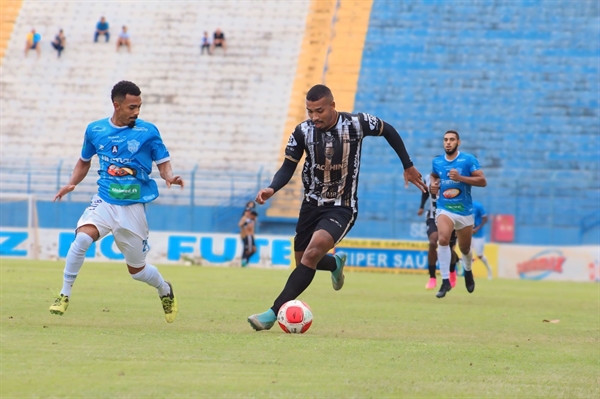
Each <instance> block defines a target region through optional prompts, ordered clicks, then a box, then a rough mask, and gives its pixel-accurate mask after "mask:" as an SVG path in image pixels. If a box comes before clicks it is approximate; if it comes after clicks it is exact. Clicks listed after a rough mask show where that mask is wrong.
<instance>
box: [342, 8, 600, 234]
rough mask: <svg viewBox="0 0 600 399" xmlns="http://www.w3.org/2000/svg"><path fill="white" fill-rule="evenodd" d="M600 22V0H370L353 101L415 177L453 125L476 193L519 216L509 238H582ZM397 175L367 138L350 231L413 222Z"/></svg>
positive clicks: (591, 205)
mask: <svg viewBox="0 0 600 399" xmlns="http://www.w3.org/2000/svg"><path fill="white" fill-rule="evenodd" d="M599 26H600V24H599V18H598V3H597V2H595V1H580V2H577V6H574V4H573V3H572V2H570V1H553V2H540V1H528V0H524V1H514V2H502V3H496V2H452V3H448V2H445V1H426V2H390V1H383V0H375V2H374V4H373V10H372V12H371V20H370V24H369V32H368V35H367V40H366V44H365V50H364V54H363V58H362V69H361V74H360V80H359V88H358V93H357V98H356V106H355V108H356V110H360V111H367V112H371V113H373V114H375V115H378V116H379V117H381V118H383V119H385V120H387V121H389V122H390V123H392V124H393V125H394V126H396V127H397V128H398V129H399V131H400V132H401V134H402V135H403V137H404V138H405V141H406V142H407V145H408V148H409V151H410V153H411V155H412V157H413V158H414V160H415V162H416V165H417V167H418V168H419V169H420V170H421V171H422V172H424V173H425V172H426V173H428V172H429V171H430V169H431V163H430V161H431V159H432V158H433V157H434V156H435V155H438V154H440V153H441V150H442V146H441V137H442V134H443V133H444V132H445V131H446V130H448V129H456V130H458V131H459V132H460V133H461V134H462V136H461V137H462V138H464V144H463V146H462V147H461V148H462V149H463V150H464V151H466V152H471V153H473V154H475V155H476V156H477V157H478V158H479V160H480V162H481V163H482V167H483V168H484V171H485V172H486V174H487V175H488V182H489V183H488V184H489V185H488V187H486V188H485V189H474V197H475V198H478V199H479V200H481V202H483V203H484V205H486V208H487V210H488V212H490V213H508V214H515V215H516V219H517V226H518V227H517V231H516V232H517V241H520V242H529V243H554V242H561V243H579V240H580V237H579V235H578V234H579V230H580V224H581V223H582V220H583V219H585V218H586V217H587V215H589V214H590V213H591V212H593V211H596V212H597V210H598V204H599V203H600V190H599V187H598V169H599V158H600V154H599V152H598V148H599V144H600V135H598V132H599V131H600V122H599V121H600V119H599V115H598V76H599V71H598V56H599V53H600V50H599V49H600V43H599V37H600V36H599ZM401 176H402V168H401V166H400V164H399V161H398V160H397V159H396V157H395V154H394V153H393V151H392V150H391V149H389V148H388V147H387V143H386V142H385V141H382V140H373V139H372V140H365V144H364V153H363V167H362V173H361V182H362V183H361V187H360V191H359V193H360V194H361V195H362V197H361V212H362V215H361V219H360V222H359V223H358V224H357V226H356V227H355V229H354V231H353V233H354V234H356V235H359V236H371V235H375V234H378V235H380V236H381V235H383V236H389V237H394V236H405V235H406V232H402V231H398V226H404V228H406V226H407V225H408V223H409V222H411V221H413V222H417V221H419V219H417V218H416V215H415V212H416V208H417V198H418V193H417V192H415V190H414V189H413V190H410V191H405V190H404V189H403V188H402V186H403V181H402V177H401ZM596 231H597V230H596ZM597 236H598V235H597V234H596V235H595V236H594V237H597ZM596 242H597V241H596Z"/></svg>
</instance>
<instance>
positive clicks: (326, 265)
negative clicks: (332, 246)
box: [317, 255, 337, 272]
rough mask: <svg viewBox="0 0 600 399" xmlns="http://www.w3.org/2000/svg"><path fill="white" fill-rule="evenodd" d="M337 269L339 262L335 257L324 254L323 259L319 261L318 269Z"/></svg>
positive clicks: (332, 270)
mask: <svg viewBox="0 0 600 399" xmlns="http://www.w3.org/2000/svg"><path fill="white" fill-rule="evenodd" d="M335 269H337V263H336V261H335V258H334V257H333V256H331V255H325V256H323V259H321V260H320V261H319V263H317V270H329V271H330V272H334V271H335Z"/></svg>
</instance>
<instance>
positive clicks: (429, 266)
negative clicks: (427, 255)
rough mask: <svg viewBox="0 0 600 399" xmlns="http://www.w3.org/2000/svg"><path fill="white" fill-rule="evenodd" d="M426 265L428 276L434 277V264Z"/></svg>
mask: <svg viewBox="0 0 600 399" xmlns="http://www.w3.org/2000/svg"><path fill="white" fill-rule="evenodd" d="M427 267H428V268H429V277H430V278H435V264H433V265H428V266H427Z"/></svg>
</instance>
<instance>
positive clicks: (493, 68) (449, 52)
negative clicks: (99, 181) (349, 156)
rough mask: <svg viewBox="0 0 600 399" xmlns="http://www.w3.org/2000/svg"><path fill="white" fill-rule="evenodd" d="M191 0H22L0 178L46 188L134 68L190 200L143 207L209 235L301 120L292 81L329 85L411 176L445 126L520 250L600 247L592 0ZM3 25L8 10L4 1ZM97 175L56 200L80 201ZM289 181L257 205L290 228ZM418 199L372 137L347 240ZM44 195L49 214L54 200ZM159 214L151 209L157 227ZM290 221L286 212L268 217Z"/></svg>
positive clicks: (392, 228) (15, 187) (598, 45)
mask: <svg viewBox="0 0 600 399" xmlns="http://www.w3.org/2000/svg"><path fill="white" fill-rule="evenodd" d="M20 3H21V2H18V1H13V2H11V4H13V5H16V6H15V7H12V8H11V9H12V10H13V11H14V10H17V11H18V8H19V6H18V5H19V4H20ZM202 4H203V6H202V7H201V8H200V7H198V6H197V4H195V3H191V2H184V3H179V2H178V3H167V2H163V3H157V2H142V3H113V2H105V3H99V2H60V3H49V2H37V1H24V2H23V3H22V7H21V11H20V13H19V16H18V18H17V19H16V24H15V26H14V30H13V33H12V36H11V38H10V41H9V46H8V49H7V51H6V54H5V56H4V58H3V59H2V68H3V73H2V76H1V77H0V85H1V87H2V96H1V100H0V101H1V102H0V106H1V107H2V118H0V130H1V132H2V135H1V140H2V141H1V143H0V144H1V145H0V166H1V169H0V184H1V185H2V191H10V192H32V191H36V192H42V193H45V195H50V194H53V193H54V192H55V190H56V188H57V187H58V186H59V185H60V184H61V183H62V184H64V182H65V181H66V179H67V178H68V175H69V170H70V168H71V167H72V162H74V160H75V159H76V157H77V156H78V153H79V150H80V143H81V136H82V134H83V129H84V127H85V125H86V124H87V123H88V122H90V121H91V120H94V119H98V118H101V117H105V116H107V115H109V114H110V112H111V106H110V103H109V101H108V93H109V92H110V88H111V87H112V85H113V84H114V83H115V82H116V81H117V80H120V79H130V80H133V81H135V82H136V83H138V84H139V85H140V87H141V88H142V91H143V92H144V109H143V111H142V112H143V113H142V117H143V118H145V119H147V120H149V121H151V122H154V123H156V124H157V126H158V127H159V128H160V129H161V132H162V133H163V136H164V138H165V141H166V142H167V144H168V145H169V147H170V150H171V153H172V156H173V162H174V167H175V168H176V169H177V170H179V171H182V174H183V175H184V177H186V178H187V179H188V181H190V179H191V181H193V182H195V184H194V185H192V186H191V187H189V188H190V190H186V193H185V194H181V195H179V194H178V193H173V192H170V193H169V194H167V195H162V196H161V198H160V199H159V202H158V205H156V208H155V209H158V208H160V207H168V206H169V204H183V205H182V206H180V207H175V208H176V209H175V208H173V207H171V208H169V212H174V213H176V214H177V215H179V216H180V217H179V218H178V219H179V220H180V221H181V223H180V224H177V225H165V224H164V223H163V224H158V225H160V226H161V227H160V228H159V229H163V228H164V229H176V230H180V231H183V230H192V231H198V230H200V229H203V231H222V230H217V229H218V226H219V225H221V224H223V225H229V224H233V223H231V221H232V220H233V219H234V218H233V217H232V216H231V215H233V214H235V212H237V210H236V209H233V208H234V206H233V205H234V204H235V203H236V201H238V202H240V203H242V202H245V200H246V199H248V196H249V195H252V194H254V193H255V189H256V187H257V186H261V185H264V183H265V182H268V181H269V179H270V177H271V176H272V172H274V170H276V168H278V167H279V165H280V162H281V155H282V151H283V147H284V145H285V143H286V142H287V138H288V137H289V134H290V132H291V130H292V129H293V127H294V126H295V125H296V124H297V123H299V122H300V121H302V120H304V119H305V117H306V116H305V110H304V101H303V98H304V93H306V91H307V90H308V88H310V87H311V86H312V85H313V84H316V83H320V82H324V83H326V84H328V85H330V86H331V87H332V89H333V91H334V94H336V102H337V105H338V109H340V110H348V111H350V110H353V111H361V112H369V113H372V114H374V115H377V116H379V117H381V118H382V119H384V120H386V121H388V122H390V123H392V124H393V125H394V126H395V127H396V128H397V129H398V130H399V132H400V133H401V135H402V136H403V138H404V140H405V142H406V144H407V147H408V149H409V151H410V153H411V155H412V157H413V159H414V161H415V164H416V166H417V167H418V168H419V170H420V171H421V172H422V173H429V171H430V168H431V159H432V158H433V157H434V156H435V155H438V154H440V152H441V150H442V147H441V135H442V134H443V132H444V131H446V130H448V129H452V128H453V129H456V130H458V131H459V132H460V133H461V136H462V138H463V139H464V144H463V146H462V150H464V151H466V152H470V153H473V154H474V155H476V156H477V157H478V158H479V160H480V161H481V164H482V166H483V168H484V171H485V173H486V175H487V176H488V187H486V188H485V189H474V197H475V198H476V199H478V200H480V201H481V202H482V203H483V204H484V205H485V206H486V209H487V210H488V212H490V213H491V214H499V213H502V214H513V215H515V218H516V223H517V228H516V242H517V243H529V244H540V243H543V244H554V243H560V244H581V243H597V242H598V237H599V234H600V233H599V232H600V227H599V226H600V219H599V218H598V217H597V216H595V215H596V214H597V210H598V204H599V203H600V187H599V185H598V182H599V177H600V176H599V169H600V162H599V159H600V153H599V150H598V149H599V148H600V147H599V144H600V135H599V134H598V132H599V131H600V122H599V115H598V109H599V106H598V97H597V93H598V89H599V84H598V80H599V78H598V77H599V69H598V57H599V56H600V50H599V49H600V39H599V37H600V35H599V33H600V32H599V27H600V20H599V17H598V15H599V9H598V8H599V6H598V3H597V2H596V1H591V0H582V1H578V2H577V6H573V3H572V2H570V1H567V0H557V1H553V2H542V1H537V0H518V1H513V2H500V3H499V2H488V1H483V2H452V3H449V2H446V1H443V0H427V1H404V2H399V1H385V0H373V1H370V0H369V1H359V0H327V1H320V0H313V1H298V2H297V1H294V2H275V1H257V2H247V1H227V2H220V1H218V2H217V1H210V2H203V3H202ZM13 14H16V11H15V12H13ZM101 15H104V16H106V17H107V19H108V21H109V23H110V24H111V32H112V34H113V40H111V43H110V44H109V45H105V44H104V43H102V40H100V42H99V43H93V40H92V39H93V30H94V26H95V23H96V21H97V20H98V18H99V17H100V16H101ZM2 18H3V21H7V20H10V17H9V16H5V14H4V10H3V15H2ZM13 20H14V17H13ZM121 25H127V26H128V27H129V29H130V32H131V36H132V42H133V52H132V53H131V54H127V53H126V52H124V51H123V52H121V53H116V52H115V49H114V38H115V37H116V34H117V32H118V31H119V29H120V26H121ZM5 27H6V26H5V24H4V23H3V31H2V32H3V33H2V35H3V37H6V36H7V34H6V33H5V31H4V29H5ZM32 27H35V28H36V30H37V31H38V32H40V33H41V34H42V55H41V58H40V59H36V57H35V54H30V55H29V57H28V58H24V57H23V41H24V38H25V34H26V33H27V32H28V31H29V30H30V29H31V28H32ZM217 27H220V28H221V29H222V30H223V31H224V32H225V35H226V37H227V40H228V52H227V55H226V56H223V55H222V54H219V53H217V54H216V55H214V56H212V57H209V56H206V55H204V56H202V57H201V56H200V49H199V45H200V38H201V35H202V32H203V31H204V30H207V31H209V32H210V33H211V32H212V31H213V30H214V29H215V28H217ZM58 28H63V29H64V31H65V34H66V36H67V48H66V50H65V52H64V54H63V56H62V58H61V59H60V60H57V59H56V54H55V53H54V52H53V51H52V48H51V46H50V41H51V40H52V38H53V35H54V34H55V33H56V31H57V30H58ZM6 29H8V30H10V28H6ZM365 35H366V36H365ZM363 45H364V47H363ZM342 74H344V76H343V77H341V75H342ZM354 92H356V95H355V96H354V95H353V94H352V93H354ZM94 180H95V176H93V175H91V176H89V177H88V179H86V181H85V182H84V183H83V186H82V190H81V191H82V192H81V193H80V194H77V193H74V194H72V195H70V197H69V200H70V201H85V200H87V199H88V198H89V193H90V192H92V191H93V190H94ZM85 191H87V192H85ZM190 192H191V195H190ZM299 193H300V184H299V181H298V180H296V181H295V183H294V182H292V184H291V187H290V190H289V191H288V192H283V191H282V192H281V193H280V194H278V196H277V197H276V198H274V200H275V201H273V204H272V207H271V209H270V210H269V211H268V216H269V217H270V218H271V219H277V218H282V219H288V222H289V221H290V218H293V217H294V216H296V213H297V209H298V207H297V205H295V204H297V201H299V198H300V195H299ZM78 195H79V196H78ZM419 196H420V194H419V193H418V191H417V190H416V189H415V188H411V189H410V190H405V189H404V182H403V179H402V168H401V166H400V163H399V161H398V160H397V158H396V156H395V154H394V152H393V151H392V150H391V149H390V148H389V146H388V145H387V142H386V141H385V140H383V139H378V138H367V139H366V140H365V142H364V147H363V162H362V170H361V180H360V188H359V197H360V217H359V220H358V223H357V224H356V225H355V227H354V229H353V230H352V232H351V236H353V237H378V238H415V235H414V234H412V233H411V232H410V230H411V229H412V226H413V225H417V224H418V225H419V226H422V225H424V223H423V220H422V219H421V218H418V217H417V216H416V210H417V206H418V200H419ZM223 198H227V199H228V200H227V201H226V202H224V200H223ZM194 205H196V206H194ZM198 205H201V206H207V207H208V208H206V209H203V208H201V207H198ZM223 205H225V206H223ZM39 206H40V209H41V210H40V212H39V213H40V215H43V214H50V213H51V212H52V211H51V209H53V208H51V207H52V206H55V205H52V204H48V203H41V202H40V203H39ZM67 208H68V204H61V205H60V210H59V211H58V212H57V213H56V214H58V215H62V216H61V217H58V216H56V214H55V215H54V216H53V217H55V218H56V220H55V221H54V222H53V221H49V220H46V221H45V222H44V221H42V220H40V224H44V223H46V227H65V228H70V227H72V224H73V222H74V221H73V218H75V215H76V214H77V213H78V212H79V211H77V212H72V211H71V210H68V211H67ZM164 209H165V211H166V209H167V208H164ZM232 209H233V210H232ZM67 213H68V214H69V215H71V216H69V217H64V216H65V215H66V214H67ZM194 213H196V215H194ZM159 217H160V212H157V213H153V214H152V215H151V216H149V218H150V222H151V225H152V223H153V221H152V218H156V219H158V218H159ZM209 219H210V220H211V221H212V222H210V223H209V222H207V221H208V220H209ZM265 219H268V218H262V220H263V221H264V220H265ZM75 220H76V218H75ZM155 223H159V222H155ZM160 223H162V222H160ZM155 226H156V224H155ZM282 229H283V230H282ZM290 231H291V230H290V226H289V225H287V224H285V223H284V224H282V226H280V227H277V226H273V228H272V229H271V230H270V229H269V228H265V226H264V225H263V229H262V232H263V233H266V232H273V233H279V232H281V233H284V232H285V234H289V233H290Z"/></svg>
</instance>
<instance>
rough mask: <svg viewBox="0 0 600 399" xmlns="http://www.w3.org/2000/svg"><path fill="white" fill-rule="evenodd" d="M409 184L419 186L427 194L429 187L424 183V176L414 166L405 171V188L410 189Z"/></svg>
mask: <svg viewBox="0 0 600 399" xmlns="http://www.w3.org/2000/svg"><path fill="white" fill-rule="evenodd" d="M408 182H411V183H412V184H414V185H415V186H417V188H418V189H419V190H421V191H422V192H424V193H426V192H427V186H426V185H425V183H423V176H421V172H419V171H418V170H417V168H415V167H414V166H411V167H410V168H408V169H406V170H404V187H408Z"/></svg>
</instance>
